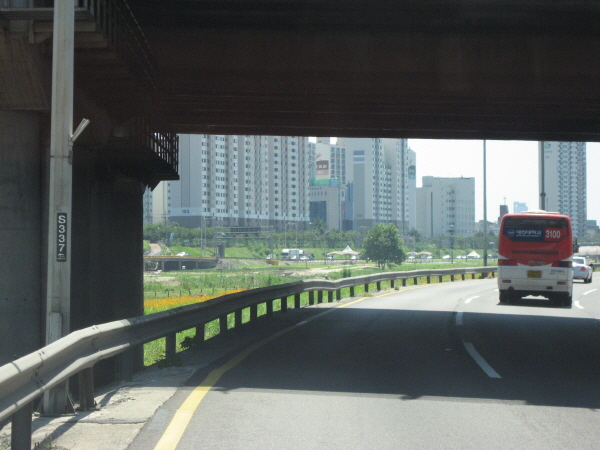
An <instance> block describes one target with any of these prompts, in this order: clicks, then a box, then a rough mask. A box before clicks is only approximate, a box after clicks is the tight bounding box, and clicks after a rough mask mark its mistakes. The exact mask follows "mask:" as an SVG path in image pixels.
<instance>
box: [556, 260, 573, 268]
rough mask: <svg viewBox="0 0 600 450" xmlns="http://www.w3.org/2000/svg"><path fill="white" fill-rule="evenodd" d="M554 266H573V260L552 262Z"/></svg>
mask: <svg viewBox="0 0 600 450" xmlns="http://www.w3.org/2000/svg"><path fill="white" fill-rule="evenodd" d="M552 267H573V263H572V262H571V261H555V262H553V263H552Z"/></svg>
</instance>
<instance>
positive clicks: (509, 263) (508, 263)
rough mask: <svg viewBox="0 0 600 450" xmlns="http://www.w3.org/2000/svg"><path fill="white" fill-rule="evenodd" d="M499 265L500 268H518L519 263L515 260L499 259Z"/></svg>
mask: <svg viewBox="0 0 600 450" xmlns="http://www.w3.org/2000/svg"><path fill="white" fill-rule="evenodd" d="M498 265H499V266H516V265H517V261H515V260H514V259H499V260H498Z"/></svg>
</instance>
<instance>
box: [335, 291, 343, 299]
mask: <svg viewBox="0 0 600 450" xmlns="http://www.w3.org/2000/svg"><path fill="white" fill-rule="evenodd" d="M335 299H336V300H337V301H338V302H339V301H340V300H341V299H342V290H341V289H338V290H337V291H335Z"/></svg>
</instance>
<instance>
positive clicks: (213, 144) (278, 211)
mask: <svg viewBox="0 0 600 450" xmlns="http://www.w3.org/2000/svg"><path fill="white" fill-rule="evenodd" d="M179 139H180V140H179V158H180V159H179V168H180V170H179V172H180V180H179V181H168V182H162V183H161V184H159V186H158V187H157V188H156V189H155V190H154V193H153V194H154V195H153V212H152V217H153V221H154V222H157V221H160V220H164V219H165V218H168V220H170V221H173V222H177V223H179V224H180V225H183V226H188V227H200V226H205V225H209V226H226V227H232V226H268V225H273V226H275V227H276V228H277V229H283V227H284V226H285V224H286V223H296V224H297V225H296V226H297V227H302V226H305V225H306V224H307V223H308V180H309V179H308V175H309V172H308V170H309V168H308V138H305V137H299V136H241V135H231V136H222V135H181V136H180V138H179Z"/></svg>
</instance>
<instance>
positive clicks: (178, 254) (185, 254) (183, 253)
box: [177, 252, 190, 256]
mask: <svg viewBox="0 0 600 450" xmlns="http://www.w3.org/2000/svg"><path fill="white" fill-rule="evenodd" d="M177 256H190V254H189V253H188V252H179V253H177Z"/></svg>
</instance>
